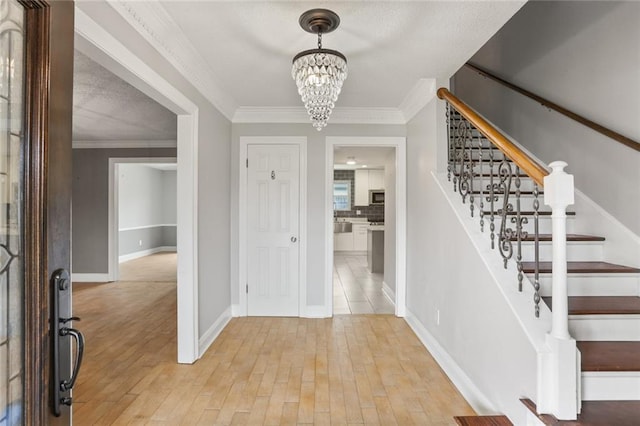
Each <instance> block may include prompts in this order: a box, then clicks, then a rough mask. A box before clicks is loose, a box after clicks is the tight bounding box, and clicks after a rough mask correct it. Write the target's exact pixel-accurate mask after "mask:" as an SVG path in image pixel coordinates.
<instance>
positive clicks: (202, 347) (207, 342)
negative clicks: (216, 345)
mask: <svg viewBox="0 0 640 426" xmlns="http://www.w3.org/2000/svg"><path fill="white" fill-rule="evenodd" d="M232 312H233V309H232V306H229V307H228V308H227V309H225V311H224V312H223V313H222V314H221V315H220V316H219V317H218V319H216V320H215V321H214V322H213V324H211V327H209V329H208V330H207V331H205V332H204V333H203V334H202V336H201V337H200V339H199V340H198V359H200V358H201V357H202V355H204V353H205V352H206V351H207V349H209V346H211V344H213V342H215V340H216V339H217V338H218V336H219V335H220V333H221V332H222V330H224V328H225V327H226V326H227V324H229V321H231V317H232V316H231V313H232Z"/></svg>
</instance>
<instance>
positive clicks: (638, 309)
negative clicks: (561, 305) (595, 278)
mask: <svg viewBox="0 0 640 426" xmlns="http://www.w3.org/2000/svg"><path fill="white" fill-rule="evenodd" d="M543 299H544V301H545V303H546V304H547V306H549V308H551V301H552V298H551V297H543ZM633 314H640V297H638V296H569V315H633Z"/></svg>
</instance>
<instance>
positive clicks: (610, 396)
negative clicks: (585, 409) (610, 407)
mask: <svg viewBox="0 0 640 426" xmlns="http://www.w3.org/2000/svg"><path fill="white" fill-rule="evenodd" d="M582 399H583V400H584V401H614V400H621V401H638V400H640V372H629V373H613V372H603V373H602V372H583V373H582Z"/></svg>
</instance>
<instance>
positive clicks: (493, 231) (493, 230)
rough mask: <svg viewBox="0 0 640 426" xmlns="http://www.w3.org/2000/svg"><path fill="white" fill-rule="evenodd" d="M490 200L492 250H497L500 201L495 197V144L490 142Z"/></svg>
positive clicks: (488, 199)
mask: <svg viewBox="0 0 640 426" xmlns="http://www.w3.org/2000/svg"><path fill="white" fill-rule="evenodd" d="M488 189H489V198H487V202H489V203H490V204H489V206H490V212H489V214H490V215H491V216H490V219H489V230H490V231H491V250H493V249H494V248H496V243H495V240H496V224H495V202H496V201H498V197H496V195H495V189H496V187H495V183H494V181H493V143H491V141H489V186H488Z"/></svg>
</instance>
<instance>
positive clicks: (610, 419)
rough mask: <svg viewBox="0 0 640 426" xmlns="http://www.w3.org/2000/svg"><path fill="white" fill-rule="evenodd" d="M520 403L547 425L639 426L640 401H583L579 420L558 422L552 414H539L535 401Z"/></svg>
mask: <svg viewBox="0 0 640 426" xmlns="http://www.w3.org/2000/svg"><path fill="white" fill-rule="evenodd" d="M520 401H522V403H523V404H524V405H525V406H526V407H527V408H528V409H529V410H530V411H531V412H532V413H534V414H535V415H536V416H537V417H538V418H539V419H540V421H542V423H544V424H545V425H565V426H579V425H582V426H612V425H615V426H638V418H640V401H582V410H581V413H580V414H579V415H578V419H577V420H557V419H556V418H555V417H554V416H552V415H550V414H537V413H536V404H535V403H534V402H533V401H531V400H530V399H521V400H520Z"/></svg>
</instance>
